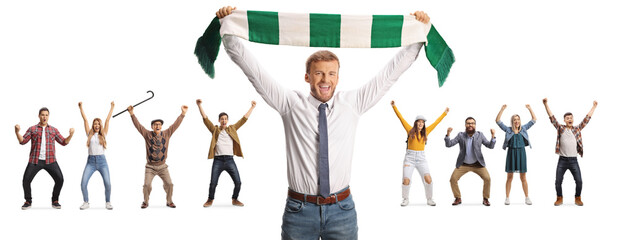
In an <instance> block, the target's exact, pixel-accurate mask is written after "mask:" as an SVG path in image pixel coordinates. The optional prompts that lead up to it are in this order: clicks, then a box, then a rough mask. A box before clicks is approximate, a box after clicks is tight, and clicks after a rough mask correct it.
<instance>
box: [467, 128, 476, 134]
mask: <svg viewBox="0 0 619 240" xmlns="http://www.w3.org/2000/svg"><path fill="white" fill-rule="evenodd" d="M474 133H475V128H474V127H471V128H468V127H467V128H466V134H469V135H473V134H474Z"/></svg>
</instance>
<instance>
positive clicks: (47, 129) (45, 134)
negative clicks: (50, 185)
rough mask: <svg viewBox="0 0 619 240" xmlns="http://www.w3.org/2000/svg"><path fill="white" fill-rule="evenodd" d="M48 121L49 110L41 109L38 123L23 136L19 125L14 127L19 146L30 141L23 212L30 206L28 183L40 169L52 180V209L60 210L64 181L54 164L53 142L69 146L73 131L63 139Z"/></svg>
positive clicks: (58, 167)
mask: <svg viewBox="0 0 619 240" xmlns="http://www.w3.org/2000/svg"><path fill="white" fill-rule="evenodd" d="M48 120H49V110H48V109H47V108H41V109H40V110H39V123H38V124H37V125H34V126H32V127H30V128H28V130H27V131H26V133H25V134H24V136H22V135H20V134H19V130H20V127H19V125H15V135H17V140H18V141H19V144H21V145H24V144H26V143H28V141H30V140H32V142H31V145H30V146H31V147H30V158H29V160H28V166H26V171H25V172H24V179H23V186H24V198H25V199H26V202H25V203H24V205H23V206H22V207H21V208H22V209H23V210H26V209H29V208H30V206H31V205H32V195H31V189H30V183H32V180H33V179H34V176H36V175H37V173H38V172H39V171H41V169H45V171H47V173H49V175H51V176H52V178H53V179H54V191H53V193H52V207H53V208H56V209H60V204H59V203H58V197H59V196H60V190H61V189H62V184H63V182H64V179H63V177H62V172H61V171H60V166H58V162H56V148H55V144H54V141H56V142H58V143H60V145H62V146H65V145H67V144H69V141H71V138H72V137H73V132H74V129H73V128H71V129H69V137H67V138H64V137H62V135H60V132H58V129H56V128H55V127H52V126H50V125H48V124H47V121H48Z"/></svg>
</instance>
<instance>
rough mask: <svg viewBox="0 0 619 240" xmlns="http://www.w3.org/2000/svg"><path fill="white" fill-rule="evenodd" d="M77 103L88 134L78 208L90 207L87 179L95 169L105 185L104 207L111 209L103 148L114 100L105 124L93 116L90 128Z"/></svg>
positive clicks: (109, 185) (108, 173) (109, 184)
mask: <svg viewBox="0 0 619 240" xmlns="http://www.w3.org/2000/svg"><path fill="white" fill-rule="evenodd" d="M78 105H79V107H80V112H81V113H82V118H83V119H84V130H85V131H86V136H88V141H87V142H86V146H88V160H87V162H86V167H85V168H84V174H83V175H82V195H83V196H84V203H83V204H82V206H81V207H80V209H81V210H84V209H87V208H89V207H90V203H89V202H88V181H89V180H90V177H91V176H92V174H93V173H95V171H99V173H100V174H101V177H103V185H104V186H105V208H106V209H108V210H112V209H113V207H112V204H111V203H110V194H111V191H112V185H111V183H110V171H109V169H108V166H107V161H106V159H105V149H106V147H107V142H106V140H105V137H106V136H107V131H108V127H109V123H110V118H111V117H112V111H113V110H114V102H112V103H111V107H110V112H109V113H108V115H107V118H106V119H105V125H103V124H102V122H101V119H100V118H95V119H94V120H93V121H92V128H90V127H89V126H88V120H87V119H86V114H84V109H83V108H82V102H79V104H78Z"/></svg>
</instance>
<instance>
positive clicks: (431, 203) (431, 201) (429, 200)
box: [427, 199, 436, 206]
mask: <svg viewBox="0 0 619 240" xmlns="http://www.w3.org/2000/svg"><path fill="white" fill-rule="evenodd" d="M427 203H428V205H429V206H436V203H435V202H434V200H432V199H428V201H427Z"/></svg>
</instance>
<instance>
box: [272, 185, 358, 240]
mask: <svg viewBox="0 0 619 240" xmlns="http://www.w3.org/2000/svg"><path fill="white" fill-rule="evenodd" d="M344 190H346V189H344ZM357 231H358V228H357V212H356V211H355V202H354V201H353V200H352V195H350V196H348V198H346V199H344V200H343V201H338V202H337V203H334V204H330V205H317V204H316V203H310V202H302V201H299V200H296V199H292V198H288V199H287V200H286V210H285V211H284V217H283V222H282V239H285V240H288V239H311V240H317V239H319V238H320V239H323V240H329V239H337V240H347V239H357Z"/></svg>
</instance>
